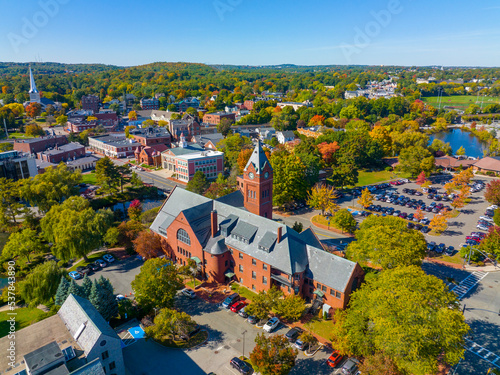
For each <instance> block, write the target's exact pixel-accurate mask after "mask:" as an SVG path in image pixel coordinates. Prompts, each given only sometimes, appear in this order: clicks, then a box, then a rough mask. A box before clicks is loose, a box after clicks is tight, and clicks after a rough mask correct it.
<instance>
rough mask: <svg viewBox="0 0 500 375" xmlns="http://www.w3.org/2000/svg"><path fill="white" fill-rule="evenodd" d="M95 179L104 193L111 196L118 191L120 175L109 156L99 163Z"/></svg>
mask: <svg viewBox="0 0 500 375" xmlns="http://www.w3.org/2000/svg"><path fill="white" fill-rule="evenodd" d="M95 177H96V180H97V183H98V184H99V185H100V186H101V190H102V191H104V192H107V193H110V194H112V193H114V192H117V191H118V184H119V180H120V173H119V172H118V169H117V168H116V166H115V164H114V163H113V161H112V160H111V159H110V158H108V157H107V156H106V157H104V158H102V159H99V160H98V161H97V163H96V165H95Z"/></svg>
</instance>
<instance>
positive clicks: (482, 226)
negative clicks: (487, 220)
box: [476, 224, 490, 230]
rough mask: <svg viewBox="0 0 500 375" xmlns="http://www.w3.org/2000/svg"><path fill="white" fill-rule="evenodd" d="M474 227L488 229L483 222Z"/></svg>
mask: <svg viewBox="0 0 500 375" xmlns="http://www.w3.org/2000/svg"><path fill="white" fill-rule="evenodd" d="M476 228H477V229H480V230H489V229H490V228H489V227H487V226H486V225H483V224H478V225H476Z"/></svg>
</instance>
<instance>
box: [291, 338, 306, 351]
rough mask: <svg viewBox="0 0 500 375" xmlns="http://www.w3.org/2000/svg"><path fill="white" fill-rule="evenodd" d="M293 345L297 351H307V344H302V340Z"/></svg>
mask: <svg viewBox="0 0 500 375" xmlns="http://www.w3.org/2000/svg"><path fill="white" fill-rule="evenodd" d="M294 345H295V347H296V348H297V349H299V350H306V349H307V344H306V343H305V342H303V341H302V340H297V341H295V344H294Z"/></svg>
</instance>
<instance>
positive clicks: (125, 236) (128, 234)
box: [106, 220, 144, 248]
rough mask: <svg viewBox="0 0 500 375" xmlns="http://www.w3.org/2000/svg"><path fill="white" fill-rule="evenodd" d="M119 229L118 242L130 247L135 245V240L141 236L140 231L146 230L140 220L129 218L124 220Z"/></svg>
mask: <svg viewBox="0 0 500 375" xmlns="http://www.w3.org/2000/svg"><path fill="white" fill-rule="evenodd" d="M117 229H118V232H119V235H118V242H120V244H122V245H123V246H125V247H127V248H130V247H132V246H133V241H134V240H135V239H136V238H137V237H138V236H139V233H140V232H141V231H143V230H144V226H143V225H142V223H141V222H140V221H135V220H129V221H122V222H121V223H120V225H118V227H117ZM106 234H107V232H106Z"/></svg>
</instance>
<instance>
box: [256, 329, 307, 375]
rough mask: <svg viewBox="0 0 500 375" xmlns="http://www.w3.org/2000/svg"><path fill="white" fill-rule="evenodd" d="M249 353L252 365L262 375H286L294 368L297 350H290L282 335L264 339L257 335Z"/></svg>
mask: <svg viewBox="0 0 500 375" xmlns="http://www.w3.org/2000/svg"><path fill="white" fill-rule="evenodd" d="M255 343H256V345H255V347H254V349H253V351H252V352H251V353H250V360H251V361H252V364H253V365H255V367H257V369H258V371H259V372H260V373H261V374H262V375H286V374H288V373H289V372H290V370H291V369H292V367H293V366H295V359H296V358H297V355H298V351H297V349H294V348H292V347H291V346H290V345H289V343H288V340H287V339H286V337H285V336H283V335H274V336H269V337H266V335H264V334H263V333H262V334H259V335H258V336H257V337H256V338H255Z"/></svg>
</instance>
